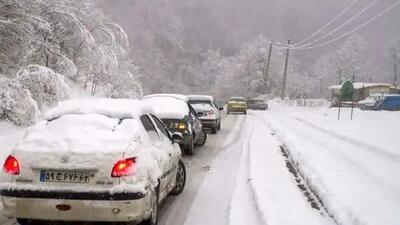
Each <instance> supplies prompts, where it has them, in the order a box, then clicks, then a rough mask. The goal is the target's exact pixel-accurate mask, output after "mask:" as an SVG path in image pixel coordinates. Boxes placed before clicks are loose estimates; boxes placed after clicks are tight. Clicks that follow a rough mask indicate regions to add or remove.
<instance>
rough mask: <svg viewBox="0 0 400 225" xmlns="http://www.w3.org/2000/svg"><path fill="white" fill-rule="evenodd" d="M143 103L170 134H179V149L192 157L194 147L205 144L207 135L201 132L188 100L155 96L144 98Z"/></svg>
mask: <svg viewBox="0 0 400 225" xmlns="http://www.w3.org/2000/svg"><path fill="white" fill-rule="evenodd" d="M143 102H144V103H145V104H146V105H148V106H150V107H151V108H152V109H153V111H154V113H155V114H156V115H157V116H158V117H159V118H160V119H161V120H162V121H163V122H164V124H165V125H166V126H167V127H168V129H169V130H170V131H171V132H181V133H182V134H183V141H182V142H181V143H180V145H181V148H182V149H183V150H184V151H185V153H186V154H188V155H192V154H193V149H194V146H202V145H204V144H205V143H206V140H207V134H206V132H204V131H203V126H202V124H201V121H200V120H199V118H198V115H197V114H196V111H195V110H194V109H193V108H192V107H191V106H190V105H189V104H188V98H187V97H186V96H184V95H177V94H155V95H148V96H145V97H144V99H143Z"/></svg>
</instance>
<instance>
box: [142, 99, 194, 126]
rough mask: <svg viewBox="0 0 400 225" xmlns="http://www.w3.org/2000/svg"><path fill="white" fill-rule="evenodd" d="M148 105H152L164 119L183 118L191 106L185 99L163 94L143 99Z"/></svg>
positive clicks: (156, 112)
mask: <svg viewBox="0 0 400 225" xmlns="http://www.w3.org/2000/svg"><path fill="white" fill-rule="evenodd" d="M143 103H144V104H145V106H146V107H151V108H152V110H153V111H154V113H155V114H156V115H157V116H158V117H160V118H162V119H179V120H180V119H183V118H184V117H185V116H186V115H188V114H189V107H188V105H187V103H186V102H185V101H182V100H179V99H176V98H173V97H167V96H161V97H151V98H146V99H144V100H143Z"/></svg>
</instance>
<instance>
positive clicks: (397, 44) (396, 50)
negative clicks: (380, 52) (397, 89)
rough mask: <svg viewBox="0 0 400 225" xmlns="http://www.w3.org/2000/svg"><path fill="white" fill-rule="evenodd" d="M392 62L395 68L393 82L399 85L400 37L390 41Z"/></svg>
mask: <svg viewBox="0 0 400 225" xmlns="http://www.w3.org/2000/svg"><path fill="white" fill-rule="evenodd" d="M388 53H389V58H390V64H391V67H392V68H393V80H392V81H393V84H394V85H395V86H398V84H399V80H400V77H399V74H400V38H394V39H393V40H391V41H390V45H389V49H388Z"/></svg>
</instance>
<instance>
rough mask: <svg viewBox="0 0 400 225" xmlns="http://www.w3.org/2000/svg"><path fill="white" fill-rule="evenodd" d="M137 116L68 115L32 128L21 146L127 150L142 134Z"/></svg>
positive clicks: (56, 149)
mask: <svg viewBox="0 0 400 225" xmlns="http://www.w3.org/2000/svg"><path fill="white" fill-rule="evenodd" d="M140 131H141V128H140V124H139V122H138V121H137V120H134V119H124V120H122V119H117V118H110V117H107V116H104V115H100V114H86V115H78V114H68V115H63V116H61V117H60V118H57V119H54V120H52V121H42V122H40V123H38V124H36V125H35V126H33V127H31V128H30V129H29V130H28V132H27V135H26V136H25V137H24V138H23V140H22V141H21V142H20V144H19V145H18V146H17V149H20V150H24V151H61V152H64V151H73V152H104V151H106V152H107V151H114V150H118V151H121V150H125V149H126V148H127V147H128V145H129V144H130V143H132V142H133V141H135V139H137V137H138V136H139V135H140Z"/></svg>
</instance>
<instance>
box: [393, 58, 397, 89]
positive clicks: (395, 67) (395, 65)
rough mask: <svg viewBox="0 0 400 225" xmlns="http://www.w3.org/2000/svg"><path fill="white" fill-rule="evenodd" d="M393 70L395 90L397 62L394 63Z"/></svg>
mask: <svg viewBox="0 0 400 225" xmlns="http://www.w3.org/2000/svg"><path fill="white" fill-rule="evenodd" d="M393 69H394V79H393V85H394V87H395V88H397V61H396V62H395V63H394V65H393Z"/></svg>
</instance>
